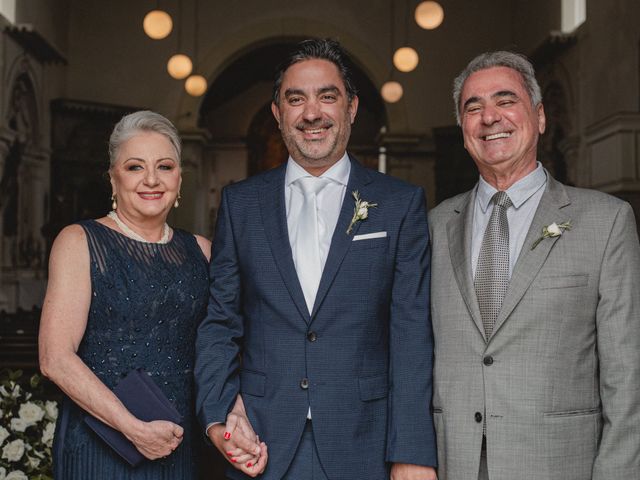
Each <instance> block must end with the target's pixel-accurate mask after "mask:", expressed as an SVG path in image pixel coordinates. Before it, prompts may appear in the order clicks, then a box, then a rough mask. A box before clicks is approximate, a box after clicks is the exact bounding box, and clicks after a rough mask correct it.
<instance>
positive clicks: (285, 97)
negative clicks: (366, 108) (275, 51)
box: [271, 59, 358, 175]
mask: <svg viewBox="0 0 640 480" xmlns="http://www.w3.org/2000/svg"><path fill="white" fill-rule="evenodd" d="M279 98H280V100H279V102H278V104H275V103H273V104H272V106H271V109H272V111H273V114H274V116H275V118H276V120H277V121H278V124H279V127H280V130H281V131H282V138H283V140H284V143H285V144H286V146H287V149H288V150H289V154H290V155H291V157H292V158H293V159H294V160H295V161H296V162H297V163H298V164H300V165H301V166H302V167H304V168H306V169H307V170H309V171H313V173H314V174H317V175H319V174H321V173H322V172H323V171H325V170H326V169H328V168H329V167H330V166H331V165H333V164H334V163H336V162H337V161H338V160H340V158H342V156H343V155H344V152H345V151H346V148H347V143H348V141H349V136H350V135H351V124H352V123H353V120H354V119H355V116H356V111H357V107H358V97H353V98H352V99H351V100H349V97H348V95H347V92H346V89H345V85H344V81H343V80H342V78H341V76H340V72H339V71H338V68H337V67H336V66H335V65H334V64H333V63H331V62H329V61H327V60H320V59H311V60H302V61H300V62H298V63H295V64H293V65H291V66H290V67H289V68H288V69H287V70H286V72H285V74H284V77H283V80H282V85H281V87H280V96H279Z"/></svg>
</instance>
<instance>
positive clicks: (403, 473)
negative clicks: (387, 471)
mask: <svg viewBox="0 0 640 480" xmlns="http://www.w3.org/2000/svg"><path fill="white" fill-rule="evenodd" d="M391 480H438V476H437V475H436V471H435V469H434V468H432V467H424V466H422V465H411V464H408V463H394V464H393V466H392V467H391Z"/></svg>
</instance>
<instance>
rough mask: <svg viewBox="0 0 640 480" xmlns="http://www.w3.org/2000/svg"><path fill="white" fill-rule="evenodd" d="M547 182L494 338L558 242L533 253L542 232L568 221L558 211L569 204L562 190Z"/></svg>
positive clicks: (545, 244)
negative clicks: (546, 228)
mask: <svg viewBox="0 0 640 480" xmlns="http://www.w3.org/2000/svg"><path fill="white" fill-rule="evenodd" d="M547 179H548V180H547V187H546V190H545V192H544V194H543V195H542V198H541V199H540V204H539V205H538V209H537V210H536V214H535V215H534V217H533V221H532V222H531V227H530V228H529V232H528V233H527V237H526V238H525V241H524V244H523V245H522V249H521V250H520V255H519V256H518V261H517V262H516V265H515V267H514V269H513V273H512V275H511V281H510V282H509V289H508V290H507V294H506V296H505V298H504V302H503V304H502V308H501V310H500V313H499V315H498V318H497V319H496V324H495V327H494V328H493V335H495V334H496V332H497V331H498V330H499V329H500V327H501V326H502V324H503V323H504V322H505V320H506V319H507V318H508V317H509V315H511V312H513V309H514V308H515V307H516V306H517V305H518V303H519V302H520V300H521V299H522V297H523V295H524V294H525V292H526V291H527V289H528V288H529V286H530V285H531V282H533V280H534V279H535V278H536V276H537V275H538V272H539V271H540V269H541V268H542V265H543V264H544V262H545V260H546V259H547V257H548V256H549V252H550V251H551V249H552V248H553V246H554V245H555V243H556V242H557V241H558V239H559V238H560V237H555V238H547V239H545V240H543V241H542V242H540V243H539V244H538V245H537V246H536V248H535V249H533V250H531V245H533V243H534V242H535V241H536V240H537V239H538V238H540V236H541V235H542V228H543V227H545V226H547V225H550V224H552V223H553V222H556V223H561V222H565V221H567V220H570V219H569V218H568V217H567V214H566V213H563V212H562V211H561V209H562V208H563V207H565V206H567V205H569V204H570V203H571V202H570V200H569V197H568V196H567V193H566V191H565V189H564V186H563V185H562V184H561V183H560V182H558V181H556V180H554V179H553V178H552V177H551V175H549V173H548V172H547ZM493 335H492V336H493Z"/></svg>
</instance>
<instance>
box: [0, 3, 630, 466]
mask: <svg viewBox="0 0 640 480" xmlns="http://www.w3.org/2000/svg"><path fill="white" fill-rule="evenodd" d="M638 25H640V2H638V0H607V1H597V0H537V1H530V0H529V1H525V0H491V1H488V0H478V1H473V2H471V1H468V0H438V2H433V1H420V0H369V1H362V0H349V1H345V0H325V1H323V2H282V1H279V0H225V1H222V0H109V1H105V0H0V31H1V34H0V75H1V76H2V82H0V368H2V367H9V368H13V369H15V368H23V369H26V371H27V372H33V371H35V370H36V369H37V328H38V321H39V315H40V307H41V304H42V299H43V295H44V291H45V288H46V282H47V261H48V253H49V250H50V247H51V243H52V241H53V239H54V238H55V235H56V234H57V233H58V232H59V231H60V229H61V228H62V227H64V226H65V225H67V224H69V223H72V222H74V221H77V220H80V219H84V218H95V217H100V216H103V215H104V214H105V213H106V212H107V211H108V210H109V209H110V204H111V202H110V199H109V197H110V193H111V191H110V188H109V185H108V182H107V177H106V170H107V166H108V156H107V139H108V137H109V134H110V132H111V130H112V128H113V125H114V124H115V123H116V122H117V121H118V120H119V119H120V118H121V117H122V115H124V114H126V113H129V112H132V111H135V110H139V109H151V110H155V111H157V112H160V113H162V114H163V115H165V116H167V117H168V118H169V119H170V120H171V121H173V122H174V123H175V124H176V126H177V127H178V129H179V131H180V134H181V136H182V140H183V144H184V147H183V168H184V171H183V178H184V181H183V187H182V199H181V202H180V208H178V209H176V210H174V211H173V212H172V214H171V216H170V223H171V224H172V225H173V226H178V227H182V228H185V229H187V230H190V231H192V232H195V233H199V234H202V235H205V236H207V237H211V236H212V235H213V229H214V225H215V221H216V215H217V208H218V205H219V201H220V191H221V189H222V188H223V187H224V186H225V185H228V184H229V183H232V182H236V181H240V180H242V179H244V178H246V177H247V176H250V175H253V174H255V173H258V172H260V171H263V170H265V169H268V168H272V167H274V166H276V165H279V164H280V163H282V162H283V161H285V160H286V156H287V153H286V149H285V148H284V145H283V143H282V141H281V139H280V134H279V132H278V129H277V127H276V123H275V121H274V120H273V118H272V115H271V112H270V102H271V89H272V81H273V73H274V70H275V67H276V66H277V64H278V63H279V62H280V61H281V60H282V59H283V57H284V56H285V55H286V53H287V52H288V51H289V50H291V48H292V47H293V46H294V45H295V44H296V43H297V42H299V41H300V40H302V39H305V38H309V37H332V38H335V39H337V40H339V41H340V42H341V43H342V45H343V46H344V47H345V49H346V50H347V51H348V53H349V54H350V55H351V57H352V60H353V63H354V67H355V79H356V86H357V88H358V90H359V95H360V109H359V112H358V116H357V118H356V123H355V126H354V130H353V134H352V137H351V142H350V146H349V150H350V152H351V153H352V154H354V155H355V156H356V157H357V158H358V159H359V160H360V161H361V162H363V163H364V164H365V165H367V166H368V167H370V168H374V169H379V170H381V171H384V172H386V173H388V174H390V175H394V176H397V177H400V178H402V179H405V180H407V181H409V182H412V183H414V184H417V185H421V186H423V187H425V190H426V194H427V201H428V204H429V206H431V207H432V206H434V205H436V204H437V203H438V202H440V201H441V200H443V199H445V198H447V197H450V196H452V195H454V194H456V193H459V192H462V191H465V190H467V189H468V188H470V187H471V186H472V185H473V184H474V183H475V181H476V179H477V171H476V169H475V167H474V165H473V163H472V161H471V159H470V158H469V157H468V155H467V153H466V152H465V150H464V147H463V143H462V136H461V133H460V129H459V128H458V127H457V126H456V125H455V118H454V115H453V105H452V101H451V83H452V80H453V78H454V77H455V76H456V75H457V74H458V73H459V72H460V71H461V70H462V68H464V66H465V65H466V63H467V62H468V61H469V60H470V59H471V58H472V57H474V56H475V55H477V54H478V53H481V52H483V51H487V50H496V49H509V50H514V51H518V52H521V53H524V54H526V55H528V56H529V57H530V58H531V59H532V61H533V63H534V64H535V67H536V71H537V75H538V78H539V81H540V83H541V86H542V90H543V99H544V105H545V110H546V114H547V131H546V133H545V135H544V136H543V137H542V139H541V144H540V148H539V160H540V161H541V162H542V163H543V164H544V166H545V167H546V168H547V169H548V170H549V171H550V172H551V173H552V174H553V175H554V176H555V177H556V178H557V179H558V180H560V181H562V182H565V183H568V184H572V185H577V186H582V187H590V188H596V189H599V190H603V191H606V192H609V193H612V194H613V195H616V196H619V197H621V198H624V199H626V200H628V201H629V202H630V203H631V204H632V205H633V207H634V209H635V211H636V213H638V212H640V29H639V28H638ZM176 55H179V56H177V57H176ZM53 395H54V396H55V393H53ZM212 468H214V469H215V468H217V469H219V468H220V466H219V465H218V466H217V467H212ZM211 471H213V470H211ZM211 471H210V472H211ZM215 471H219V470H215Z"/></svg>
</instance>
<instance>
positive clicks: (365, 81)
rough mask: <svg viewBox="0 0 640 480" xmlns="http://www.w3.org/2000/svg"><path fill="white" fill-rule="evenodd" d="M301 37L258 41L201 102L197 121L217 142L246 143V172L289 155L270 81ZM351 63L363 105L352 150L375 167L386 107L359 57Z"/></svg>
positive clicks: (268, 165)
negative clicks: (273, 105)
mask: <svg viewBox="0 0 640 480" xmlns="http://www.w3.org/2000/svg"><path fill="white" fill-rule="evenodd" d="M301 39H302V38H301V37H300V38H296V37H294V38H283V39H279V40H274V41H272V42H268V43H266V44H265V43H259V44H257V45H254V46H253V48H252V49H250V50H248V51H245V52H244V53H243V54H242V55H240V56H239V57H238V58H236V59H235V60H234V61H233V62H231V63H230V64H229V65H227V67H226V68H225V69H224V70H223V71H222V72H220V74H219V75H218V76H217V77H216V79H215V80H214V81H213V83H212V84H211V86H210V88H209V90H208V92H207V94H206V95H205V97H204V99H203V101H202V103H201V106H200V111H199V115H198V118H199V120H198V126H199V127H200V128H203V129H205V130H207V132H208V133H209V134H210V136H211V138H212V140H213V143H215V144H219V143H225V142H228V141H232V142H240V143H241V144H244V146H245V148H246V152H247V166H246V173H247V175H251V174H254V173H257V172H259V171H262V170H264V169H266V168H271V167H273V166H276V165H278V164H280V163H282V162H283V161H284V160H286V157H287V155H286V149H285V147H284V144H283V143H282V140H281V138H280V134H279V131H278V129H277V126H276V122H275V120H274V119H273V117H272V115H271V111H270V103H271V95H272V84H273V76H274V73H275V70H276V67H277V65H278V64H279V63H280V62H281V61H282V60H283V59H284V58H285V57H286V56H287V55H288V53H289V52H290V51H291V50H293V49H294V48H295V46H296V44H297V43H298V42H299V41H300V40H301ZM351 68H352V71H353V77H354V78H353V80H354V84H355V85H356V87H357V89H358V96H359V97H360V106H359V110H358V115H357V117H356V121H355V123H354V125H353V129H352V135H351V141H350V144H349V150H350V152H353V153H355V154H356V155H357V156H359V157H360V158H361V160H363V161H364V163H368V161H369V163H372V165H371V166H372V167H376V163H375V160H376V155H377V148H378V145H377V144H378V140H377V137H378V134H379V132H380V128H381V127H382V126H384V125H386V121H387V119H386V110H385V106H384V104H383V102H382V99H381V97H380V94H379V93H378V89H377V88H376V86H375V85H374V82H373V81H372V80H371V79H369V77H368V75H367V74H366V73H365V72H364V71H363V70H362V69H361V68H360V67H358V65H357V64H356V63H355V62H354V64H353V65H352V66H351ZM370 160H373V161H372V162H371V161H370Z"/></svg>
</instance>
